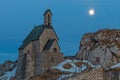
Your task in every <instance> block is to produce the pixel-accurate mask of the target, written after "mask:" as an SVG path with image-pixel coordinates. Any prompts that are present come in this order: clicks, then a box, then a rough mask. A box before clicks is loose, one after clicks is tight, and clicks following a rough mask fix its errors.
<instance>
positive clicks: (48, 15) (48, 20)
mask: <svg viewBox="0 0 120 80" xmlns="http://www.w3.org/2000/svg"><path fill="white" fill-rule="evenodd" d="M48 25H50V15H48Z"/></svg>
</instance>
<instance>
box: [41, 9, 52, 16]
mask: <svg viewBox="0 0 120 80" xmlns="http://www.w3.org/2000/svg"><path fill="white" fill-rule="evenodd" d="M48 12H50V14H51V15H52V12H51V10H50V9H48V10H46V11H45V13H44V14H43V15H46V14H47V13H48Z"/></svg>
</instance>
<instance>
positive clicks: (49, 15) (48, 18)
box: [44, 9, 52, 25]
mask: <svg viewBox="0 0 120 80" xmlns="http://www.w3.org/2000/svg"><path fill="white" fill-rule="evenodd" d="M51 24H52V12H51V11H50V9H48V10H46V11H45V13H44V25H51Z"/></svg>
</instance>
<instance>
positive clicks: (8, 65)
mask: <svg viewBox="0 0 120 80" xmlns="http://www.w3.org/2000/svg"><path fill="white" fill-rule="evenodd" d="M16 64H17V61H14V62H13V61H10V60H7V61H5V62H4V63H3V64H0V76H3V75H5V72H8V71H12V70H13V69H14V68H16Z"/></svg>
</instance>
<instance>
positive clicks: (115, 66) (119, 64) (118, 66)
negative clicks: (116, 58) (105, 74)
mask: <svg viewBox="0 0 120 80" xmlns="http://www.w3.org/2000/svg"><path fill="white" fill-rule="evenodd" d="M110 68H120V63H117V64H115V65H113V66H110Z"/></svg>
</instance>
